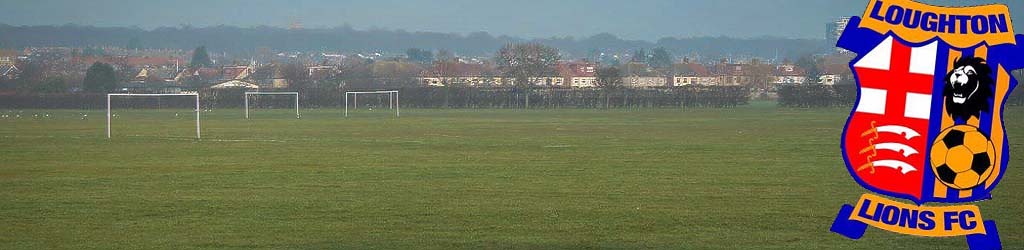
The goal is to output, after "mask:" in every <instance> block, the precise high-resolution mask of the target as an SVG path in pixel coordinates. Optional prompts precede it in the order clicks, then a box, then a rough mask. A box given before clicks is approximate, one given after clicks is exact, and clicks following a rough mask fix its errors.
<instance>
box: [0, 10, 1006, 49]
mask: <svg viewBox="0 0 1024 250" xmlns="http://www.w3.org/2000/svg"><path fill="white" fill-rule="evenodd" d="M868 2H869V0H589V1H586V0H549V1H541V0H404V1H402V0H173V1H168V0H146V1H139V0H0V23H3V24H8V25H63V24H69V23H72V24H78V25H92V26H102V27H140V28H143V29H152V28H156V27H162V26H181V25H191V26H196V27H206V26H216V25H231V26H239V27H251V26H259V25H266V26H276V27H288V26H289V25H290V24H292V23H301V24H302V26H304V27H306V28H330V27H339V26H344V25H349V26H351V27H353V28H356V29H393V30H405V31H431V32H445V33H462V34H466V33H470V32H478V31H484V32H488V33H490V34H492V35H509V36H516V37H522V38H548V37H555V36H558V37H565V36H572V37H577V38H582V37H588V36H591V35H595V34H599V33H605V32H606V33H610V34H613V35H616V36H619V37H622V38H626V39H636V40H648V41H654V40H657V39H659V38H663V37H699V36H729V37H740V38H749V37H761V36H774V37H786V38H818V39H820V38H823V37H824V34H825V23H826V22H828V21H830V20H832V19H834V18H836V17H839V16H851V15H860V14H862V13H863V11H864V9H865V8H866V6H867V4H868ZM922 2H926V3H932V4H939V5H950V6H957V5H960V6H962V5H981V4H988V3H997V2H999V3H1005V4H1008V5H1009V7H1010V11H1011V14H1012V15H1013V16H1022V15H1024V1H1021V0H1001V1H997V0H988V1H986V0H923V1H922ZM1021 20H1024V19H1021ZM1022 23H1024V21H1021V22H1019V23H1017V24H1015V27H1016V28H1015V29H1016V30H1024V29H1021V27H1022V26H1024V25H1021V24H1022ZM1018 33H1020V32H1018Z"/></svg>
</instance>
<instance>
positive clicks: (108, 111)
mask: <svg viewBox="0 0 1024 250" xmlns="http://www.w3.org/2000/svg"><path fill="white" fill-rule="evenodd" d="M114 96H148V97H160V96H195V97H196V108H195V110H193V111H194V112H195V113H196V139H200V138H201V134H200V132H199V93H191V94H188V93H181V94H132V93H109V94H107V139H110V99H111V97H114Z"/></svg>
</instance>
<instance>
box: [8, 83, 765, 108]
mask: <svg viewBox="0 0 1024 250" xmlns="http://www.w3.org/2000/svg"><path fill="white" fill-rule="evenodd" d="M360 90H365V89H336V90H333V91H312V92H300V96H299V98H300V103H301V104H300V106H301V107H302V108H342V107H344V105H345V102H344V100H345V97H344V95H345V94H344V93H345V92H346V91H360ZM396 90H398V91H399V101H400V104H401V107H406V108H460V109H476V108H486V109H527V108H530V109H556V108H588V109H605V108H611V109H621V108H634V109H637V108H688V107H710V108H728V107H735V106H739V105H745V104H747V103H748V102H749V100H750V95H749V90H748V89H747V88H746V87H741V86H687V87H673V88H653V89H617V90H615V91H604V90H600V89H553V88H545V89H534V90H531V91H523V90H522V89H515V88H467V87H459V88H448V87H430V86H421V87H404V88H398V89H396ZM244 92H245V90H242V89H204V90H202V91H200V92H199V96H200V102H201V104H202V108H203V109H219V108H240V107H242V106H243V103H244V97H243V96H244V95H243V93H244ZM0 97H2V98H0V108H3V109H105V108H106V94H101V93H77V94H66V93H65V94H40V93H34V94H14V95H3V96H0ZM255 98H258V99H255ZM527 98H529V99H530V102H531V103H530V104H529V105H527V104H526V99H527ZM118 99H119V100H117V101H115V102H114V104H115V105H117V106H119V107H117V108H190V107H192V104H191V103H192V102H194V99H190V98H182V97H156V98H153V97H119V98H118ZM250 101H251V103H250V104H251V105H254V106H260V107H276V108H291V107H293V106H294V104H293V102H294V101H293V99H291V98H290V97H287V98H286V97H265V96H261V97H254V99H250ZM349 102H350V103H349V105H350V106H351V107H352V108H357V107H358V108H383V107H388V101H387V95H360V96H359V100H358V103H356V100H354V98H351V99H349Z"/></svg>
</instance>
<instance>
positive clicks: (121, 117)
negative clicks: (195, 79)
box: [107, 93, 201, 139]
mask: <svg viewBox="0 0 1024 250" xmlns="http://www.w3.org/2000/svg"><path fill="white" fill-rule="evenodd" d="M199 112H200V106H199V94H197V93H187V94H129V93H110V94H107V138H111V137H112V133H113V132H114V131H113V130H114V129H115V128H116V129H117V133H118V134H125V135H131V136H158V137H182V136H186V135H187V133H185V132H183V131H189V130H188V129H183V128H188V127H190V126H191V125H195V138H196V139H199V138H200V136H201V135H200V127H199V126H200V124H199ZM193 122H194V124H192V123H193ZM188 137H191V136H188Z"/></svg>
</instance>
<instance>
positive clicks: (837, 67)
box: [818, 63, 853, 85]
mask: <svg viewBox="0 0 1024 250" xmlns="http://www.w3.org/2000/svg"><path fill="white" fill-rule="evenodd" d="M819 67H821V71H822V72H821V75H820V76H819V77H818V83H820V84H822V85H834V84H837V83H840V82H841V81H843V79H853V72H852V71H850V66H849V64H845V63H835V64H825V65H822V66H819Z"/></svg>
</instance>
